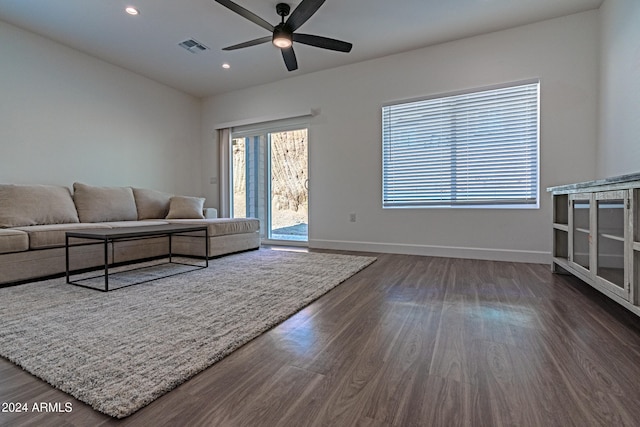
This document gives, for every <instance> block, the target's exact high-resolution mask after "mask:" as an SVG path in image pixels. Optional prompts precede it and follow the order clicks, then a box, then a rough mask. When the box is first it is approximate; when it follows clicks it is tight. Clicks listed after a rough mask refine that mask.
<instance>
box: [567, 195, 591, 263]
mask: <svg viewBox="0 0 640 427" xmlns="http://www.w3.org/2000/svg"><path fill="white" fill-rule="evenodd" d="M590 204H591V201H590V199H589V198H584V199H581V198H574V199H573V200H572V203H571V209H572V215H573V250H572V253H571V256H572V261H573V262H574V263H576V264H578V265H579V266H582V267H584V268H586V269H587V270H588V269H589V267H590V263H589V246H590V244H589V241H590V236H589V227H590V221H589V207H590Z"/></svg>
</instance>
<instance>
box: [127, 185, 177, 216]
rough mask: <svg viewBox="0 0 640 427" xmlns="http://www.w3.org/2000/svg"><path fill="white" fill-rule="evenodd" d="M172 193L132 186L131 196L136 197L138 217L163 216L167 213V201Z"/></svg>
mask: <svg viewBox="0 0 640 427" xmlns="http://www.w3.org/2000/svg"><path fill="white" fill-rule="evenodd" d="M171 196H173V195H172V194H169V193H163V192H162V191H156V190H147V189H144V188H133V197H134V198H135V199H136V208H137V209H138V219H158V218H164V217H166V216H167V214H168V213H169V201H170V200H171Z"/></svg>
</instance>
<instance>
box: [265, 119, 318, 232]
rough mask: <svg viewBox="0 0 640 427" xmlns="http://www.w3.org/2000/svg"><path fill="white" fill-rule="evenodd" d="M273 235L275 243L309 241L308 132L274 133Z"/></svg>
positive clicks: (272, 144) (272, 174)
mask: <svg viewBox="0 0 640 427" xmlns="http://www.w3.org/2000/svg"><path fill="white" fill-rule="evenodd" d="M270 140H271V227H270V230H271V235H270V238H271V239H274V240H293V241H304V242H306V241H307V240H308V217H309V212H308V210H309V194H308V188H307V184H308V179H307V170H308V162H307V152H308V151H307V150H308V146H307V129H299V130H292V131H286V132H274V133H271V134H270Z"/></svg>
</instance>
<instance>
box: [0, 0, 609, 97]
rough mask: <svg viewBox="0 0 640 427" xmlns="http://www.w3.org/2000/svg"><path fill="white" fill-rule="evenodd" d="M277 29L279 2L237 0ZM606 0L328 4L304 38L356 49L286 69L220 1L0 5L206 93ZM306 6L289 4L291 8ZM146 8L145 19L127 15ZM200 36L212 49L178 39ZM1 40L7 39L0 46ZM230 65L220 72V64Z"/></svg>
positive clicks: (42, 0)
mask: <svg viewBox="0 0 640 427" xmlns="http://www.w3.org/2000/svg"><path fill="white" fill-rule="evenodd" d="M234 1H235V2H236V3H238V4H239V5H241V6H243V7H244V8H246V9H248V10H250V11H251V12H253V13H255V14H257V15H258V16H260V17H262V18H263V19H265V20H267V21H268V22H270V23H272V24H274V25H275V24H277V23H278V22H279V21H280V18H279V16H278V15H277V14H276V11H275V5H276V4H277V3H279V2H280V1H282V0H280V1H279V0H234ZM602 1H603V0H396V1H389V0H327V1H326V2H325V3H324V5H323V6H322V7H321V8H320V9H319V10H318V12H317V13H316V14H315V15H313V16H312V17H311V19H309V21H307V22H306V23H305V24H304V25H303V26H302V27H301V28H300V29H299V30H298V32H302V33H307V34H317V35H321V36H325V37H331V38H336V39H340V40H345V41H348V42H350V43H353V50H352V51H351V53H340V52H333V51H328V50H323V49H318V48H315V47H311V46H306V45H301V44H295V51H296V55H297V58H298V65H299V68H298V70H296V71H293V72H288V71H287V69H286V68H285V65H284V63H283V60H282V55H281V54H280V52H278V49H277V48H276V47H274V46H273V45H271V44H270V43H267V44H262V45H258V46H252V47H249V48H246V49H241V50H235V51H222V48H223V47H226V46H229V45H234V44H237V43H241V42H244V41H247V40H251V39H254V38H259V37H263V36H268V35H269V33H268V32H267V31H266V30H265V29H263V28H262V27H259V26H258V25H256V24H254V23H252V22H250V21H248V20H246V19H244V18H242V17H241V16H239V15H236V14H235V13H233V12H231V11H230V10H228V9H227V8H225V7H223V6H221V5H220V4H218V3H215V2H214V1H213V0H181V1H176V0H1V1H0V20H3V21H6V22H9V23H11V24H13V25H16V26H18V27H21V28H24V29H27V30H29V31H32V32H34V33H37V34H40V35H43V36H45V37H48V38H50V39H53V40H55V41H57V42H60V43H62V44H64V45H67V46H70V47H72V48H74V49H77V50H80V51H82V52H85V53H88V54H90V55H93V56H95V57H98V58H100V59H102V60H104V61H107V62H110V63H112V64H116V65H119V66H121V67H123V68H126V69H128V70H131V71H134V72H136V73H139V74H142V75H144V76H147V77H149V78H151V79H154V80H156V81H159V82H162V83H164V84H167V85H169V86H172V87H174V88H176V89H179V90H182V91H184V92H187V93H190V94H192V95H195V96H198V97H203V96H208V95H215V94H218V93H223V92H228V91H231V90H236V89H240V88H245V87H249V86H253V85H257V84H263V83H268V82H273V81H276V80H280V79H284V78H287V77H291V76H296V75H301V74H306V73H311V72H314V71H319V70H323V69H327V68H333V67H338V66H341V65H346V64H350V63H355V62H360V61H364V60H368V59H373V58H378V57H382V56H387V55H390V54H393V53H398V52H404V51H408V50H412V49H417V48H420V47H425V46H429V45H433V44H437V43H442V42H446V41H451V40H456V39H460V38H464V37H469V36H473V35H478V34H483V33H488V32H492V31H496V30H501V29H506V28H511V27H515V26H519V25H523V24H528V23H532V22H536V21H541V20H545V19H550V18H554V17H559V16H564V15H569V14H573V13H577V12H582V11H586V10H591V9H596V8H598V7H599V6H600V4H601V3H602ZM299 3H300V0H291V1H290V3H289V4H290V5H291V7H292V10H293V9H294V8H295V7H296V6H297V5H298V4H299ZM126 6H135V7H136V8H138V9H139V11H140V14H139V15H138V16H130V15H128V14H126V13H125V12H124V9H125V7H126ZM190 38H194V39H196V40H197V41H199V42H201V43H202V44H204V45H206V46H207V47H209V48H210V50H207V51H204V52H201V53H198V54H193V53H190V52H188V51H187V50H185V49H183V48H181V47H179V46H178V43H180V42H182V41H184V40H186V39H190ZM2 42H3V43H4V41H2ZM225 62H227V63H229V64H230V66H231V68H230V69H223V68H222V64H223V63H225Z"/></svg>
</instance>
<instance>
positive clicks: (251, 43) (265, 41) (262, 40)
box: [222, 36, 272, 50]
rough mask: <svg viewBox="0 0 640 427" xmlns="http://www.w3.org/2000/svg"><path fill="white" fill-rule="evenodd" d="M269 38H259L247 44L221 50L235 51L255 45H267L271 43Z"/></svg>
mask: <svg viewBox="0 0 640 427" xmlns="http://www.w3.org/2000/svg"><path fill="white" fill-rule="evenodd" d="M271 38H272V37H271V36H266V37H260V38H259V39H255V40H249V41H248V42H244V43H239V44H234V45H233V46H228V47H223V48H222V50H236V49H242V48H243V47H249V46H255V45H257V44H262V43H267V42H270V41H271Z"/></svg>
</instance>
